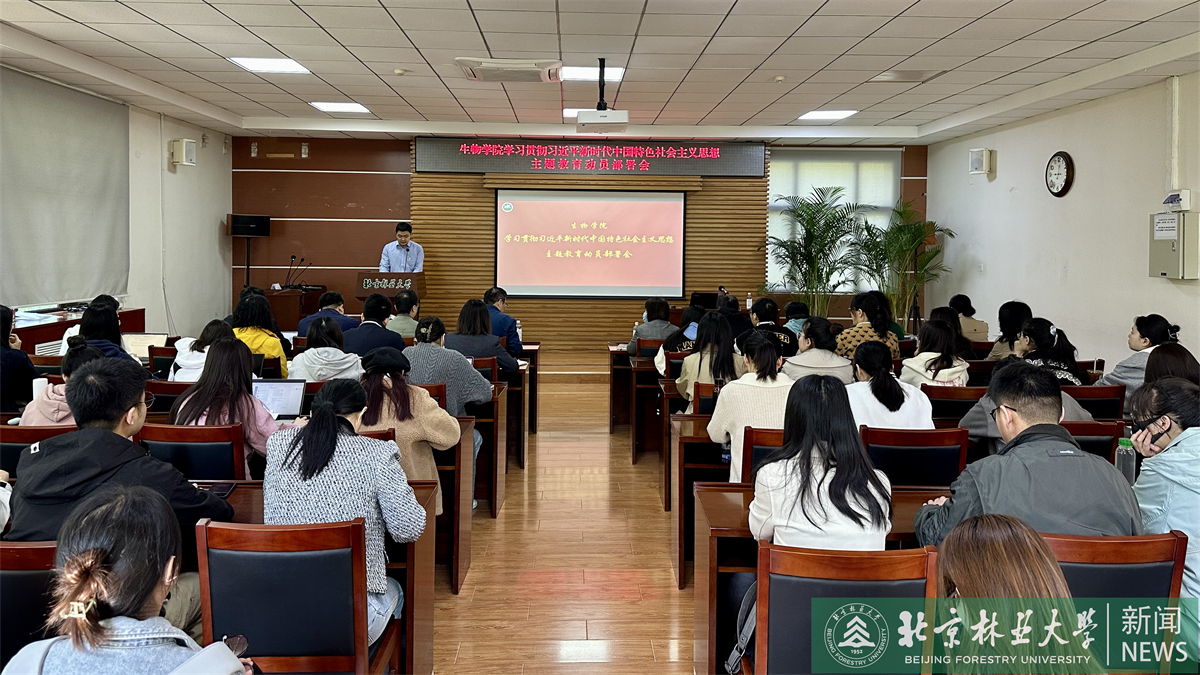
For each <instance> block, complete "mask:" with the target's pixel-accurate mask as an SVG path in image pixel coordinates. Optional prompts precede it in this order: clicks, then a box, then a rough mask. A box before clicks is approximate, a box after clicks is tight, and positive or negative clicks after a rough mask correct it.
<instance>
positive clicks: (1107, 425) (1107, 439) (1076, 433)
mask: <svg viewBox="0 0 1200 675" xmlns="http://www.w3.org/2000/svg"><path fill="white" fill-rule="evenodd" d="M1059 424H1060V425H1061V426H1062V428H1064V429H1066V430H1067V431H1068V432H1070V434H1071V436H1072V437H1073V438H1074V439H1075V442H1076V443H1078V444H1079V447H1081V448H1083V450H1084V451H1086V452H1090V453H1092V454H1093V455H1100V456H1101V457H1103V458H1104V459H1107V460H1108V461H1110V462H1112V463H1113V464H1114V465H1115V464H1116V463H1117V445H1118V444H1119V442H1120V440H1121V437H1122V436H1124V435H1125V425H1124V424H1122V423H1121V422H1059Z"/></svg>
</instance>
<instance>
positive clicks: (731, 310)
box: [717, 295, 754, 338]
mask: <svg viewBox="0 0 1200 675" xmlns="http://www.w3.org/2000/svg"><path fill="white" fill-rule="evenodd" d="M717 313H718V314H720V315H721V316H723V317H725V320H726V321H728V322H729V332H730V333H732V334H733V337H735V338H736V337H737V336H739V335H741V334H742V333H745V332H746V331H748V330H750V329H751V328H753V327H754V324H752V323H750V319H749V317H747V316H746V315H745V314H742V309H741V305H739V304H738V299H737V298H735V297H733V296H732V295H725V296H721V297H718V298H717Z"/></svg>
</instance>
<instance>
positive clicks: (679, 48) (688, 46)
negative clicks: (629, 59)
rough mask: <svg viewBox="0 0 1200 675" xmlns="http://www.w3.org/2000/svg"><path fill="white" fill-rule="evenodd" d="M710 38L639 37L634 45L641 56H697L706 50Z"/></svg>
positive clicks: (634, 49) (634, 48)
mask: <svg viewBox="0 0 1200 675" xmlns="http://www.w3.org/2000/svg"><path fill="white" fill-rule="evenodd" d="M709 39H710V38H702V37H676V36H667V35H653V36H645V35H639V36H638V37H637V39H636V40H635V41H634V43H633V51H634V52H635V53H641V54H696V55H697V56H699V54H700V52H701V51H703V50H704V47H705V45H707V44H708V41H709Z"/></svg>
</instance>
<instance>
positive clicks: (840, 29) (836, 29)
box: [796, 15, 941, 37]
mask: <svg viewBox="0 0 1200 675" xmlns="http://www.w3.org/2000/svg"><path fill="white" fill-rule="evenodd" d="M887 22H888V18H887V17H882V16H820V15H817V16H814V17H812V18H810V19H809V20H808V21H805V22H804V25H803V26H801V27H800V30H798V31H796V35H814V36H820V37H842V36H845V37H866V36H868V35H870V34H872V33H874V32H875V31H876V30H878V29H879V27H880V26H882V25H883V24H885V23H887ZM880 36H881V37H928V36H908V35H882V34H881V35H880ZM936 37H941V36H940V35H938V36H936Z"/></svg>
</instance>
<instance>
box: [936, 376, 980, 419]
mask: <svg viewBox="0 0 1200 675" xmlns="http://www.w3.org/2000/svg"><path fill="white" fill-rule="evenodd" d="M921 391H923V392H925V395H926V396H928V397H929V404H930V406H932V408H933V419H935V420H939V419H941V420H954V421H955V422H957V421H958V420H961V419H962V418H963V417H965V416H966V414H967V413H968V412H970V411H971V408H974V407H975V404H976V403H978V402H979V399H981V398H983V395H984V394H986V393H987V387H936V386H930V385H928V384H922V385H921Z"/></svg>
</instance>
